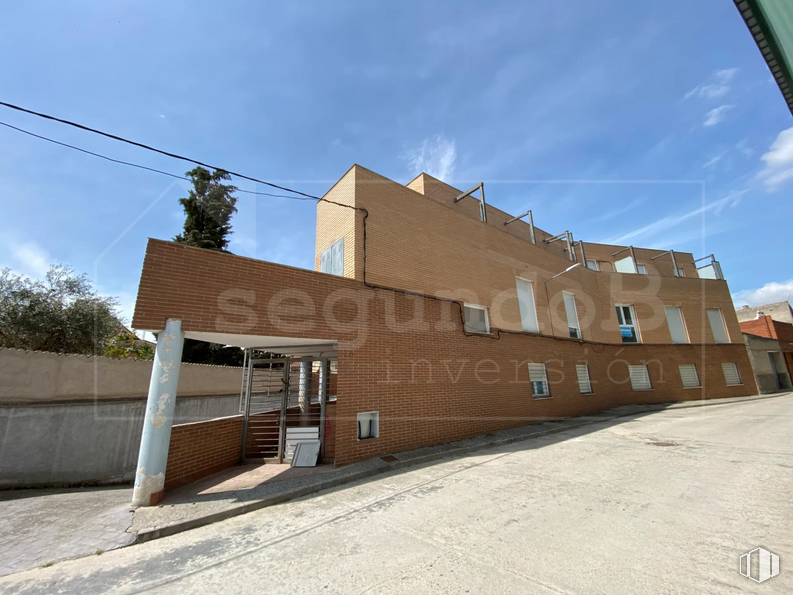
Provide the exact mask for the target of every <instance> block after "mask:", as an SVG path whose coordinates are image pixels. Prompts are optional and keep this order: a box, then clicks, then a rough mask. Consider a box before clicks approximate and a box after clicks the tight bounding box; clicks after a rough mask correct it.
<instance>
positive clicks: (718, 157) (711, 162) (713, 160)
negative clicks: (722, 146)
mask: <svg viewBox="0 0 793 595" xmlns="http://www.w3.org/2000/svg"><path fill="white" fill-rule="evenodd" d="M726 154H727V153H719V154H718V155H714V156H713V157H711V158H710V159H708V160H707V161H706V162H705V163H703V164H702V167H713V166H714V165H716V164H717V163H718V162H719V161H721V160H722V158H723V157H724V156H725V155H726Z"/></svg>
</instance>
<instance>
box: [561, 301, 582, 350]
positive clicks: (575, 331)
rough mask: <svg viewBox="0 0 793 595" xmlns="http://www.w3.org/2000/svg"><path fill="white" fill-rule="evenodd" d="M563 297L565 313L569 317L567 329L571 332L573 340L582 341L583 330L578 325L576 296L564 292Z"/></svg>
mask: <svg viewBox="0 0 793 595" xmlns="http://www.w3.org/2000/svg"><path fill="white" fill-rule="evenodd" d="M562 297H563V298H564V311H565V314H566V315H567V327H568V330H569V332H570V336H571V337H572V338H573V339H580V338H581V329H580V326H579V324H578V312H577V311H576V307H575V295H573V294H572V293H570V292H567V291H564V292H562Z"/></svg>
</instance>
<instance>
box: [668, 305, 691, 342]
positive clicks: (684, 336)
mask: <svg viewBox="0 0 793 595" xmlns="http://www.w3.org/2000/svg"><path fill="white" fill-rule="evenodd" d="M664 311H665V312H666V323H667V324H668V325H669V333H670V334H671V335H672V343H688V342H689V341H688V333H687V332H686V325H685V323H684V322H683V313H682V312H681V311H680V308H679V307H677V306H664Z"/></svg>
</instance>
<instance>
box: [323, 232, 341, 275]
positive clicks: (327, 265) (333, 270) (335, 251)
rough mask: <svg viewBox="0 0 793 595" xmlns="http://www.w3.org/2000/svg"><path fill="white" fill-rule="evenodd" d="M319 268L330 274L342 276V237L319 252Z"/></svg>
mask: <svg viewBox="0 0 793 595" xmlns="http://www.w3.org/2000/svg"><path fill="white" fill-rule="evenodd" d="M319 270H320V271H321V272H323V273H328V274H330V275H338V276H339V277H343V276H344V238H341V239H340V240H339V241H338V242H336V243H335V244H333V245H332V246H331V247H330V248H328V249H327V250H325V251H323V252H322V254H320V256H319Z"/></svg>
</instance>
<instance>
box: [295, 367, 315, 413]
mask: <svg viewBox="0 0 793 595" xmlns="http://www.w3.org/2000/svg"><path fill="white" fill-rule="evenodd" d="M313 363H314V362H312V361H311V359H309V358H305V359H302V360H300V380H299V383H300V384H299V388H298V398H297V403H298V405H299V406H300V425H301V426H307V425H308V424H309V419H310V418H309V408H310V407H311V370H312V367H313Z"/></svg>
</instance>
